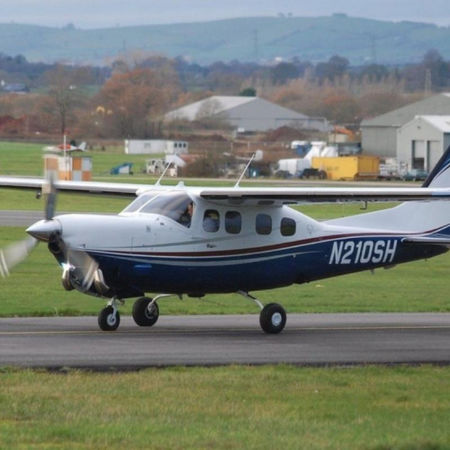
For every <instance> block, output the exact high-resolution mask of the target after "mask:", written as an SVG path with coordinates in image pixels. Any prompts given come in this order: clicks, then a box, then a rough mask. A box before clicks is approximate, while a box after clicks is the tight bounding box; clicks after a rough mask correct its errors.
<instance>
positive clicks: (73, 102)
mask: <svg viewBox="0 0 450 450" xmlns="http://www.w3.org/2000/svg"><path fill="white" fill-rule="evenodd" d="M87 76H88V71H87V70H86V69H85V68H79V69H72V68H70V67H67V66H63V65H61V64H58V65H56V67H55V68H54V69H52V70H50V71H48V72H47V73H46V74H45V78H46V80H47V83H48V85H49V90H48V98H47V100H46V101H45V102H44V103H45V104H46V109H47V112H48V113H49V114H50V115H53V116H55V118H56V119H57V121H58V123H59V131H60V132H61V134H65V133H66V130H67V125H68V122H69V121H70V120H71V119H73V118H74V110H75V108H76V107H78V106H81V104H82V103H83V101H84V100H85V98H84V96H83V94H82V93H81V90H80V85H81V84H84V83H85V82H86V77H87Z"/></svg>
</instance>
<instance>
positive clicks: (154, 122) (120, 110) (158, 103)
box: [95, 69, 178, 138]
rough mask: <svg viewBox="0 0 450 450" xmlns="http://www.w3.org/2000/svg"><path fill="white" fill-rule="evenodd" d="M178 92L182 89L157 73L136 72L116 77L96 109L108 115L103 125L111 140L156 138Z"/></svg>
mask: <svg viewBox="0 0 450 450" xmlns="http://www.w3.org/2000/svg"><path fill="white" fill-rule="evenodd" d="M177 92H178V86H176V85H174V84H173V83H170V82H168V81H167V80H166V79H165V78H164V77H163V76H161V75H160V74H159V73H158V72H157V71H156V70H153V69H135V70H132V71H129V72H127V73H124V74H116V75H113V76H112V77H111V78H110V79H109V80H108V81H107V82H106V83H105V85H104V86H103V88H102V90H101V91H100V93H99V95H98V96H97V97H96V98H95V103H96V105H95V107H96V108H97V107H98V106H101V107H102V111H104V114H102V117H101V122H102V123H103V126H104V131H105V132H106V133H107V135H108V136H111V137H120V138H130V137H132V138H149V137H155V136H158V135H159V134H160V133H161V127H162V116H163V113H164V112H166V111H167V109H168V106H169V104H170V103H171V102H172V101H173V99H174V97H175V95H176V93H177Z"/></svg>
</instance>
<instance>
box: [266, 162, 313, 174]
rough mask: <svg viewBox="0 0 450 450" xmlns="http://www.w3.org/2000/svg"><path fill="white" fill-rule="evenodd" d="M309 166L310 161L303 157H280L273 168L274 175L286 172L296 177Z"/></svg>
mask: <svg viewBox="0 0 450 450" xmlns="http://www.w3.org/2000/svg"><path fill="white" fill-rule="evenodd" d="M309 168H311V161H310V160H309V159H305V158H286V159H280V160H279V161H278V163H277V166H276V169H275V175H277V174H286V175H288V176H291V177H298V176H299V175H300V174H301V173H302V172H303V171H304V170H305V169H309Z"/></svg>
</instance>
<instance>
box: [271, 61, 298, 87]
mask: <svg viewBox="0 0 450 450" xmlns="http://www.w3.org/2000/svg"><path fill="white" fill-rule="evenodd" d="M299 75H300V71H299V70H298V68H297V66H295V65H294V64H292V63H286V62H282V63H280V64H277V65H276V66H275V67H274V68H273V69H272V70H271V77H272V82H273V84H285V83H286V82H287V81H288V80H292V79H294V78H298V77H299Z"/></svg>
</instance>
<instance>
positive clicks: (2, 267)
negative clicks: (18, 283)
mask: <svg viewBox="0 0 450 450" xmlns="http://www.w3.org/2000/svg"><path fill="white" fill-rule="evenodd" d="M42 192H43V193H44V194H45V195H46V203H45V221H40V222H37V224H42V222H44V223H45V222H47V228H48V229H49V230H50V227H48V225H49V224H50V222H51V221H52V219H53V216H54V213H55V206H56V188H55V185H54V182H53V180H52V179H49V180H48V182H47V183H45V184H44V185H43V186H42ZM37 224H35V225H32V226H31V227H30V228H29V229H28V230H32V229H33V227H35V228H36V225H37ZM41 228H42V226H41ZM53 229H55V227H53ZM28 230H27V231H28ZM30 234H31V236H30V237H27V238H26V239H23V240H21V241H18V242H14V243H13V244H11V245H8V246H7V247H5V248H4V249H0V275H1V276H2V277H3V278H5V277H7V276H8V275H9V274H10V272H11V270H12V269H13V268H14V267H15V266H16V265H17V264H19V263H21V262H22V261H24V260H25V259H26V258H27V256H28V255H29V254H30V253H31V252H32V250H33V249H34V248H35V247H36V245H37V244H38V243H39V240H45V239H42V237H43V236H42V232H41V234H39V233H32V232H31V233H30ZM47 235H48V232H47ZM36 238H38V239H36Z"/></svg>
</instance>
